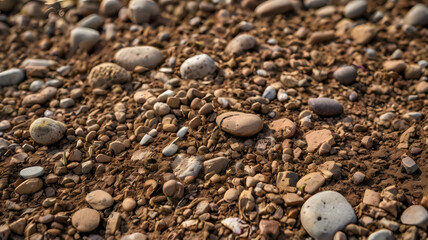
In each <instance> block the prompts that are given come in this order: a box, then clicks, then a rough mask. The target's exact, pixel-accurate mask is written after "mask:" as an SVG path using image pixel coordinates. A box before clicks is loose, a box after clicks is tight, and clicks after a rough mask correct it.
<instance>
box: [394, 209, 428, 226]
mask: <svg viewBox="0 0 428 240" xmlns="http://www.w3.org/2000/svg"><path fill="white" fill-rule="evenodd" d="M400 219H401V222H402V223H403V224H406V225H415V226H419V227H421V228H426V227H427V226H428V211H427V210H426V209H425V208H424V207H423V206H422V205H412V206H410V207H408V208H407V209H406V210H404V212H403V214H401V218H400Z"/></svg>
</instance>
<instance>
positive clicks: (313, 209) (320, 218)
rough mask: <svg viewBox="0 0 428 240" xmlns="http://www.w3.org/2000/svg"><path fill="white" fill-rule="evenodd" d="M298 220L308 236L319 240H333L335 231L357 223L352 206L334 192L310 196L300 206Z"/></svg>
mask: <svg viewBox="0 0 428 240" xmlns="http://www.w3.org/2000/svg"><path fill="white" fill-rule="evenodd" d="M300 219H301V222H302V225H303V227H304V228H305V230H306V231H307V232H308V233H309V235H310V236H311V237H313V238H315V239H319V240H324V239H333V236H334V234H335V233H336V232H337V231H340V230H343V229H344V228H345V226H346V225H348V224H350V223H355V222H356V221H357V217H356V215H355V212H354V209H352V206H351V205H350V204H349V203H348V201H346V199H345V198H344V197H343V196H342V195H341V194H340V193H337V192H334V191H324V192H320V193H317V194H315V195H313V196H311V197H310V198H309V199H308V200H307V201H306V202H305V203H304V204H303V206H302V210H301V212H300Z"/></svg>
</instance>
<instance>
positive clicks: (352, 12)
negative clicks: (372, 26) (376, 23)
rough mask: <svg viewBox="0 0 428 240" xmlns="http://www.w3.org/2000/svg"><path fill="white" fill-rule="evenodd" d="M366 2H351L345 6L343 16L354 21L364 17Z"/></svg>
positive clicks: (364, 0) (358, 0)
mask: <svg viewBox="0 0 428 240" xmlns="http://www.w3.org/2000/svg"><path fill="white" fill-rule="evenodd" d="M367 5H368V4H367V1H366V0H353V1H351V2H349V3H348V4H346V6H345V9H344V15H345V17H347V18H351V19H356V18H360V17H362V16H363V15H364V13H365V12H366V9H367Z"/></svg>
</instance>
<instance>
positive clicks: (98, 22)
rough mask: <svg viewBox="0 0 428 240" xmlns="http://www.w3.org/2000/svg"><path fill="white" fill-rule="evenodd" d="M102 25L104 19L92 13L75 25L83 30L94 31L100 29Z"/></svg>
mask: <svg viewBox="0 0 428 240" xmlns="http://www.w3.org/2000/svg"><path fill="white" fill-rule="evenodd" d="M103 23H104V19H103V18H102V17H101V16H100V15H98V14H96V13H93V14H90V15H88V16H86V17H84V18H83V19H82V20H80V21H79V22H78V23H77V26H79V27H84V28H92V29H95V30H96V29H98V28H100V27H101V26H102V25H103Z"/></svg>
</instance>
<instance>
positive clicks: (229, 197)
mask: <svg viewBox="0 0 428 240" xmlns="http://www.w3.org/2000/svg"><path fill="white" fill-rule="evenodd" d="M239 194H240V193H239V191H238V190H237V189H235V188H229V189H228V190H227V191H226V192H225V193H224V196H223V199H224V200H225V201H226V202H228V203H231V202H234V201H236V200H238V198H239Z"/></svg>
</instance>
